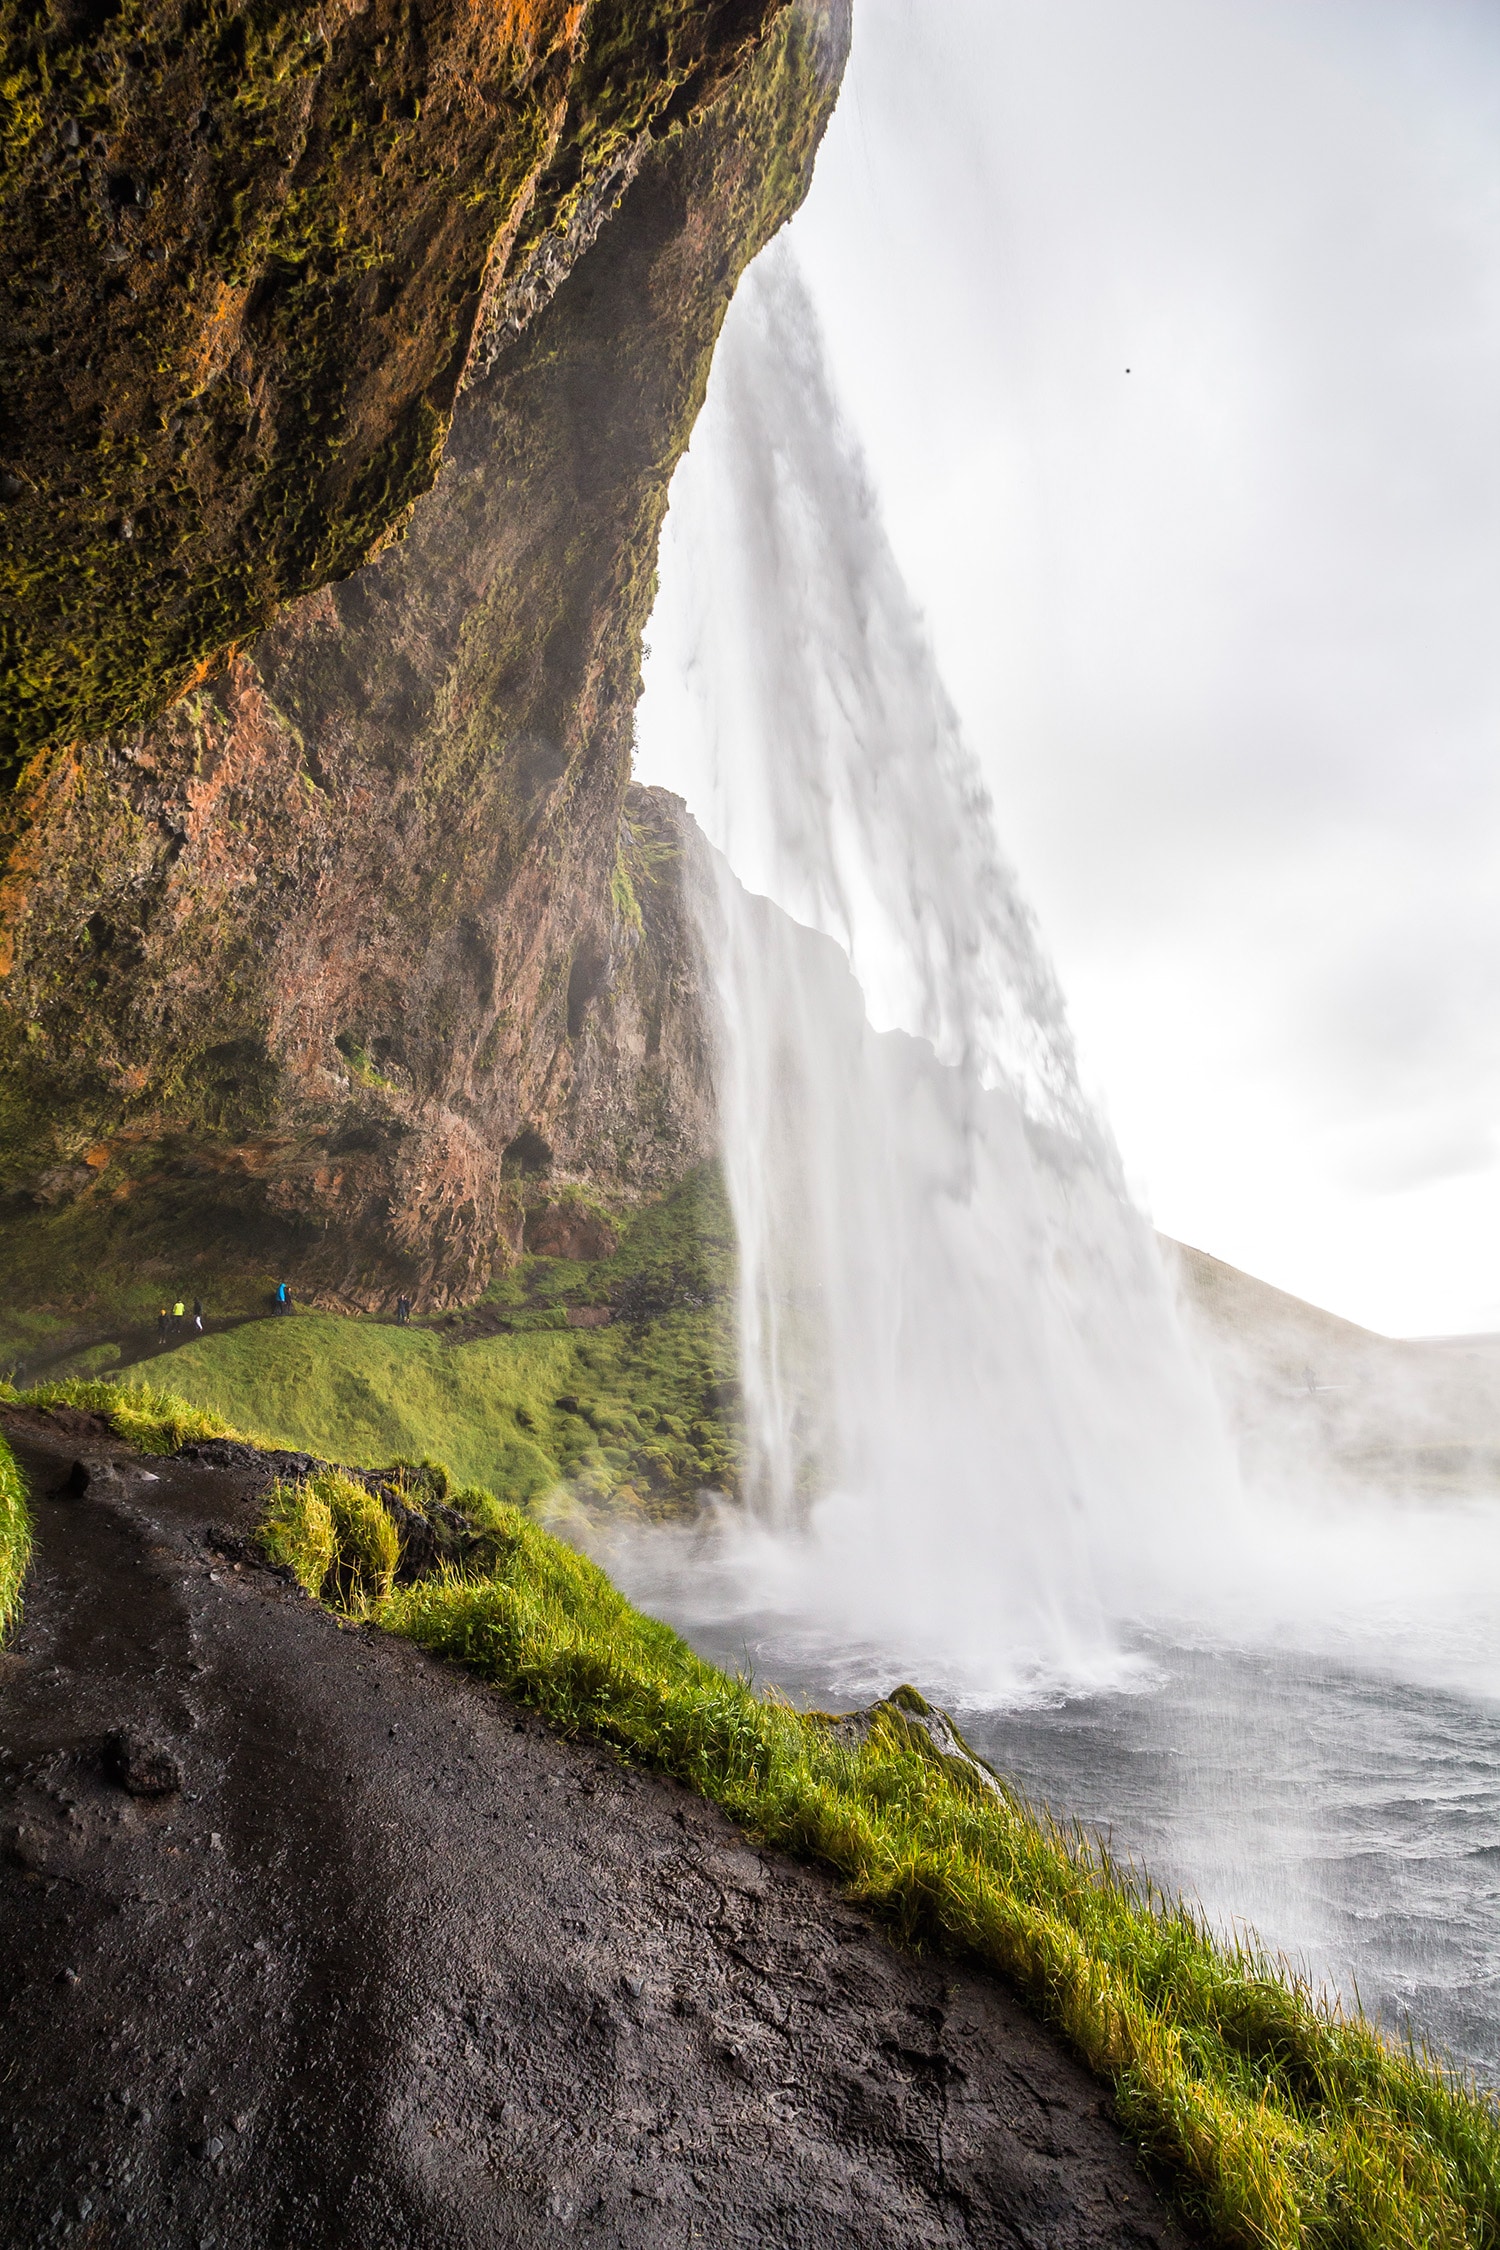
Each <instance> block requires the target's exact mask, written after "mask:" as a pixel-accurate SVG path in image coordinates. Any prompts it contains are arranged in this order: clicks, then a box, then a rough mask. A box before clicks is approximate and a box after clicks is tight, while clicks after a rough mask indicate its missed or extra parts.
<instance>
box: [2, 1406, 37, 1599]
mask: <svg viewBox="0 0 1500 2250" xmlns="http://www.w3.org/2000/svg"><path fill="white" fill-rule="evenodd" d="M30 1563H31V1510H30V1509H29V1508H28V1507H27V1505H26V1481H25V1479H24V1477H23V1476H22V1475H21V1472H20V1469H19V1468H18V1467H17V1466H16V1458H15V1455H14V1454H13V1453H12V1452H11V1450H10V1447H9V1446H8V1445H7V1444H6V1442H5V1440H4V1438H3V1437H0V1641H3V1640H4V1639H5V1637H6V1635H7V1634H8V1633H9V1631H10V1629H11V1627H12V1626H13V1625H14V1624H15V1623H16V1622H17V1620H18V1619H19V1617H20V1615H21V1588H22V1586H23V1584H24V1583H25V1579H26V1572H27V1570H28V1568H29V1567H30Z"/></svg>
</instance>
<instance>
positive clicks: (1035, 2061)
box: [0, 1411, 1182, 2250]
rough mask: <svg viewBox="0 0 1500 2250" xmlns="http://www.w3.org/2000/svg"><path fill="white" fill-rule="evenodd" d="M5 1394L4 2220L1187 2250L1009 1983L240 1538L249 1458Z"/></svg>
mask: <svg viewBox="0 0 1500 2250" xmlns="http://www.w3.org/2000/svg"><path fill="white" fill-rule="evenodd" d="M4 1426H5V1427H6V1430H7V1432H8V1434H9V1436H10V1438H11V1441H12V1444H13V1445H14V1448H15V1451H16V1453H17V1457H18V1458H19V1459H20V1461H21V1463H22V1465H23V1467H24V1468H25V1470H26V1471H27V1474H28V1476H29V1477H30V1479H31V1482H32V1487H33V1493H34V1495H35V1512H36V1518H37V1561H36V1565H35V1569H34V1572H33V1575H32V1578H31V1581H30V1584H29V1589H28V1595H27V1607H26V1615H25V1620H24V1623H23V1625H22V1628H21V1630H20V1632H19V1634H18V1635H17V1637H16V1638H15V1640H14V1642H13V1643H12V1645H11V1648H10V1650H9V1651H8V1652H7V1653H6V1654H5V1655H4V1656H3V1657H0V1912H3V1916H4V1933H5V1934H4V1945H3V1951H0V2086H3V2102H0V2173H3V2176H4V2194H3V2203H0V2240H3V2241H4V2243H5V2244H6V2245H7V2246H9V2245H12V2244H14V2245H22V2244H24V2245H28V2246H29V2245H32V2244H38V2243H50V2242H52V2241H54V2240H60V2239H64V2238H65V2239H67V2240H69V2241H70V2242H74V2243H90V2244H99V2245H106V2244H108V2245H116V2244H118V2245H126V2244H129V2245H139V2246H141V2250H175V2246H176V2245H179V2244H183V2245H195V2246H196V2245H202V2246H204V2250H210V2246H212V2250H231V2246H234V2250H238V2246H240V2245H245V2246H247V2250H248V2246H251V2245H255V2246H257V2250H262V2246H269V2245H278V2246H279V2245H287V2246H292V2245H295V2246H296V2250H321V2246H324V2245H329V2246H331V2245H334V2244H337V2245H340V2246H341V2250H346V2246H350V2245H354V2246H358V2250H367V2246H368V2250H450V2246H451V2250H471V2246H472V2250H479V2246H481V2245H482V2246H484V2250H491V2246H493V2250H501V2246H504V2250H523V2246H529V2245H533V2244H535V2245H543V2244H545V2245H562V2244H584V2245H587V2244H622V2245H642V2246H644V2245H652V2246H656V2245H662V2246H665V2245H668V2244H670V2245H679V2244H690V2243H701V2244H704V2245H713V2246H715V2250H729V2246H738V2245H744V2246H745V2250H752V2246H753V2250H771V2246H778V2250H779V2246H781V2245H787V2246H792V2245H797V2246H801V2245H808V2246H816V2250H846V2246H847V2250H856V2246H857V2250H887V2246H888V2250H917V2246H920V2245H928V2244H1017V2245H1023V2246H1025V2250H1043V2246H1046V2250H1073V2246H1075V2245H1076V2246H1083V2245H1088V2246H1095V2245H1111V2246H1115V2245H1118V2246H1120V2250H1125V2246H1128V2245H1143V2244H1150V2245H1160V2246H1161V2250H1182V2237H1181V2236H1180V2235H1179V2234H1178V2233H1177V2231H1176V2229H1175V2227H1174V2225H1173V2223H1172V2221H1171V2220H1170V2219H1169V2218H1168V2217H1167V2215H1166V2213H1165V2212H1164V2210H1163V2208H1162V2206H1161V2205H1160V2203H1159V2202H1158V2201H1157V2199H1156V2197H1155V2195H1154V2194H1153V2192H1152V2190H1151V2189H1150V2187H1149V2186H1148V2185H1147V2184H1146V2182H1145V2181H1144V2180H1143V2179H1142V2177H1141V2176H1140V2174H1139V2173H1138V2172H1137V2170H1136V2169H1135V2167H1134V2165H1133V2164H1132V2161H1131V2158H1130V2155H1129V2152H1128V2150H1127V2148H1126V2146H1125V2144H1124V2142H1123V2141H1122V2139H1121V2137H1120V2135H1119V2133H1118V2132H1117V2130H1116V2129H1115V2127H1114V2125H1113V2124H1112V2122H1111V2118H1110V2113H1109V2108H1108V2103H1107V2100H1106V2098H1105V2097H1104V2095H1103V2094H1102V2092H1101V2090H1100V2088H1099V2087H1098V2085H1097V2084H1096V2083H1095V2082H1094V2081H1093V2080H1091V2079H1090V2078H1088V2077H1087V2076H1086V2075H1085V2074H1084V2073H1083V2072H1082V2071H1081V2070H1079V2069H1078V2068H1077V2067H1076V2066H1075V2065H1074V2064H1073V2063H1072V2062H1071V2061H1070V2059H1069V2058H1068V2056H1067V2055H1066V2054H1065V2053H1064V2052H1063V2051H1062V2050H1061V2048H1060V2047H1059V2046H1058V2045H1057V2044H1056V2043H1055V2042H1054V2041H1053V2040H1051V2039H1050V2038H1049V2037H1048V2036H1047V2034H1045V2033H1044V2032H1042V2031H1041V2030H1039V2029H1038V2028H1037V2027H1036V2025H1035V2024H1033V2023H1032V2022H1031V2021H1030V2020H1029V2019H1028V2018H1027V2017H1026V2016H1025V2015H1023V2014H1022V2013H1021V2012H1020V2010H1019V2009H1018V2008H1017V2007H1016V2006H1015V2005H1014V2004H1013V2003H1012V2002H1011V2001H1010V2000H1009V1999H1008V1998H1007V1997H1006V1995H1005V1994H1004V1993H1003V1992H1002V1991H1001V1990H1000V1989H998V1988H997V1986H996V1985H995V1984H994V1983H992V1982H991V1981H989V1980H988V1979H986V1978H984V1977H982V1976H979V1975H975V1974H972V1973H970V1972H968V1971H966V1970H963V1969H960V1968H956V1967H954V1966H953V1965H952V1964H951V1963H944V1962H930V1961H929V1962H920V1961H914V1960H911V1959H908V1958H906V1957H905V1956H903V1955H902V1954H900V1953H898V1952H897V1951H895V1950H894V1949H893V1948H892V1947H891V1946H890V1945H889V1944H887V1943H886V1941H885V1940H884V1939H883V1938H882V1937H881V1936H880V1935H879V1934H878V1933H877V1932H875V1931H874V1930H873V1929H872V1928H871V1927H870V1925H869V1924H868V1923H867V1922H866V1921H865V1920H864V1919H863V1918H862V1917H861V1916H860V1915H859V1914H858V1913H857V1912H855V1911H852V1910H851V1909H850V1908H849V1907H848V1906H846V1905H845V1904H844V1903H843V1902H842V1901H841V1900H840V1899H839V1897H838V1895H837V1893H836V1891H835V1889H834V1888H833V1886H832V1885H831V1884H830V1883H828V1882H827V1881H825V1880H823V1879H822V1878H821V1877H820V1876H819V1875H817V1874H816V1873H815V1872H812V1871H810V1870H808V1869H806V1868H803V1867H799V1866H797V1865H794V1864H792V1863H790V1862H788V1861H785V1860H782V1859H779V1858H777V1857H775V1856H774V1855H770V1854H763V1853H758V1852H757V1851H756V1850H754V1849H753V1848H752V1847H751V1846H749V1845H748V1844H747V1843H746V1842H745V1841H744V1839H743V1838H742V1837H740V1836H739V1835H738V1834H737V1832H736V1831H735V1830H734V1829H733V1828H731V1826H730V1825H729V1823H728V1822H727V1821H725V1820H724V1819H723V1818H721V1817H720V1815H719V1814H718V1813H716V1812H715V1811H714V1810H713V1809H712V1808H710V1807H709V1806H707V1805H705V1804H703V1803H701V1802H700V1801H699V1800H698V1799H696V1798H695V1797H693V1796H691V1795H690V1794H688V1793H687V1792H686V1791H684V1790H682V1789H680V1788H678V1787H677V1786H675V1785H674V1784H672V1783H670V1782H665V1781H661V1780H658V1779H656V1778H654V1777H652V1776H649V1775H644V1774H640V1773H636V1772H631V1771H628V1770H626V1769H623V1768H622V1767H621V1766H619V1765H618V1764H617V1763H616V1762H615V1760H614V1759H613V1758H612V1757H611V1756H609V1755H608V1754H606V1753H603V1752H601V1751H600V1750H598V1749H597V1748H594V1747H591V1746H590V1745H588V1744H586V1743H576V1742H565V1741H561V1740H559V1739H557V1738H556V1737H555V1736H553V1735H551V1734H549V1733H548V1732H547V1731H546V1730H545V1729H544V1728H543V1727H542V1726H540V1725H539V1724H538V1723H537V1722H536V1721H535V1720H533V1719H531V1718H530V1717H528V1716H527V1715H526V1714H525V1713H524V1712H522V1711H520V1710H519V1709H517V1708H516V1707H515V1706H513V1705H512V1704H510V1703H508V1702H507V1701H506V1700H505V1699H504V1698H503V1697H501V1696H500V1695H498V1694H496V1693H494V1692H493V1691H492V1690H489V1689H486V1688H484V1687H482V1686H480V1685H478V1684H476V1683H474V1682H471V1681H469V1680H467V1679H466V1678H464V1677H462V1676H461V1675H459V1674H457V1673H455V1672H453V1671H451V1670H448V1669H445V1668H444V1667H442V1666H440V1665H438V1664H437V1663H435V1662H433V1661H431V1660H430V1659H428V1658H426V1657H424V1656H422V1655H421V1654H420V1653H419V1652H418V1651H416V1650H415V1649H413V1648H411V1647H409V1646H407V1645H405V1644H403V1643H401V1642H398V1641H394V1640H389V1639H385V1638H383V1637H381V1636H380V1635H378V1634H376V1633H374V1632H371V1631H369V1630H367V1629H361V1630H341V1629H340V1628H339V1626H337V1625H336V1624H335V1623H334V1621H333V1620H332V1618H330V1617H329V1616H328V1615H326V1614H325V1613H324V1612H323V1611H321V1610H319V1609H318V1608H317V1607H316V1606H315V1605H314V1604H312V1603H311V1602H309V1601H307V1600H306V1599H305V1598H303V1597H302V1596H301V1595H300V1594H299V1593H297V1592H296V1591H295V1590H294V1589H292V1588H289V1587H288V1586H286V1585H285V1584H284V1583H283V1582H282V1581H281V1580H279V1579H278V1578H276V1577H274V1576H272V1575H271V1574H270V1573H269V1572H266V1571H263V1570H261V1569H259V1568H257V1567H255V1566H254V1564H253V1563H247V1562H246V1561H244V1560H243V1559H241V1560H235V1559H234V1550H235V1547H236V1544H237V1542H238V1541H239V1540H242V1539H243V1537H244V1535H245V1534H246V1533H247V1532H248V1530H249V1528H250V1526H251V1525H252V1523H253V1521H254V1518H255V1514H256V1497H257V1486H258V1485H260V1486H263V1484H264V1482H265V1481H266V1477H267V1474H268V1472H267V1471H266V1470H265V1469H264V1468H259V1467H254V1466H250V1467H247V1466H246V1465H244V1464H243V1463H242V1464H241V1465H240V1466H239V1467H238V1468H234V1469H223V1468H213V1467H209V1466H205V1465H203V1464H194V1463H192V1462H188V1461H170V1462H167V1461H146V1460H142V1459H140V1458H138V1457H135V1456H132V1455H131V1454H130V1453H129V1452H128V1451H127V1450H126V1449H125V1448H123V1447H122V1446H121V1445H120V1444H119V1442H118V1440H115V1439H113V1438H112V1437H111V1436H110V1434H109V1433H108V1431H107V1430H106V1429H105V1428H104V1427H103V1425H102V1424H100V1423H98V1422H97V1421H95V1420H93V1419H92V1418H91V1417H87V1416H83V1415H79V1414H75V1413H71V1412H66V1411H60V1412H58V1413H57V1414H55V1415H49V1416H42V1415H37V1414H34V1413H23V1412H19V1411H12V1412H11V1413H9V1414H8V1415H7V1416H5V1417H4ZM80 1456H82V1457H83V1458H84V1459H85V1460H86V1461H89V1462H91V1463H93V1464H96V1465H97V1464H103V1463H113V1464H115V1465H116V1470H115V1473H114V1474H113V1475H110V1474H105V1475H101V1474H99V1473H98V1470H97V1467H96V1471H95V1473H94V1474H93V1475H92V1476H91V1477H90V1479H89V1481H88V1486H87V1489H86V1490H85V1491H84V1492H83V1493H82V1494H81V1496H77V1497H48V1495H49V1494H50V1493H51V1492H52V1491H53V1490H54V1488H55V1487H57V1486H58V1485H59V1484H60V1483H62V1482H63V1480H64V1477H65V1473H66V1472H67V1471H68V1469H69V1468H70V1466H71V1464H72V1463H73V1461H74V1460H75V1459H76V1458H78V1457H80ZM74 1481H75V1483H76V1482H79V1481H82V1480H80V1479H75V1480H74ZM226 1550H227V1551H226ZM122 1737H123V1739H122ZM174 1763H175V1766H176V1768H177V1772H178V1775H179V1776H180V1783H181V1786H180V1787H179V1788H177V1789H175V1790H169V1791H168V1792H167V1793H165V1794H159V1795H145V1794H132V1792H131V1789H130V1788H128V1787H127V1786H126V1785H125V1784H126V1782H127V1781H134V1783H135V1785H136V1787H137V1788H138V1789H139V1788H142V1787H145V1786H147V1785H148V1784H149V1783H150V1782H151V1781H152V1779H153V1778H154V1779H155V1781H156V1782H158V1783H159V1782H161V1781H162V1780H163V1779H166V1780H171V1779H172V1778H173V1775H172V1767H173V1765H174Z"/></svg>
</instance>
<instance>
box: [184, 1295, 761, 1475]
mask: <svg viewBox="0 0 1500 2250" xmlns="http://www.w3.org/2000/svg"><path fill="white" fill-rule="evenodd" d="M722 1325H723V1324H722V1319H721V1318H720V1317H719V1316H715V1315H709V1314H704V1313H692V1312H686V1313H671V1314H668V1315H666V1316H665V1317H664V1318H663V1319H661V1320H659V1321H656V1322H653V1323H652V1324H651V1326H650V1328H649V1329H647V1330H646V1331H645V1333H644V1334H643V1335H641V1336H639V1337H637V1336H635V1335H633V1334H632V1332H631V1331H629V1330H627V1329H623V1328H622V1329H607V1330H603V1331H596V1332H593V1333H587V1334H585V1333H578V1332H570V1333H566V1334H563V1333H549V1332H547V1331H538V1332H536V1333H533V1334H530V1335H520V1336H495V1337H490V1338H487V1339H483V1340H480V1341H478V1342H475V1343H470V1344H460V1345H449V1344H447V1343H445V1342H443V1341H442V1340H440V1338H439V1337H437V1336H435V1335H432V1334H431V1333H429V1332H427V1331H424V1330H422V1329H419V1328H407V1329H401V1328H394V1327H390V1326H387V1325H385V1324H384V1323H377V1322H374V1321H352V1320H340V1319H339V1318H337V1317H336V1316H335V1315H333V1314H323V1313H310V1314H306V1315H298V1316H295V1317H293V1318H292V1319H290V1320H263V1321H255V1322H253V1323H251V1324H250V1325H248V1326H247V1327H244V1328H239V1329H235V1330H234V1331H232V1332H231V1333H230V1334H228V1335H224V1336H211V1337H205V1338H203V1339H201V1340H200V1341H198V1342H195V1343H191V1344H185V1345H184V1346H183V1347H182V1348H181V1349H180V1350H178V1351H175V1352H169V1353H167V1354H166V1355H165V1356H164V1357H163V1358H161V1359H159V1360H153V1361H152V1363H151V1372H152V1376H153V1378H154V1379H156V1380H159V1381H161V1382H162V1383H164V1384H165V1385H166V1386H167V1387H168V1388H169V1389H170V1390H172V1391H174V1392H176V1393H177V1394H178V1395H179V1396H180V1397H182V1398H185V1399H189V1400H191V1401H192V1403H193V1404H194V1405H196V1406H201V1407H204V1408H206V1409H207V1410H208V1411H209V1412H210V1413H213V1414H217V1415H221V1416H222V1417H223V1418H224V1420H225V1421H227V1422H230V1423H233V1424H234V1425H235V1426H236V1427H237V1428H240V1429H247V1430H254V1431H255V1432H256V1433H257V1434H258V1435H259V1436H261V1437H264V1438H265V1439H267V1440H268V1441H269V1442H271V1443H273V1444H276V1445H287V1446H295V1447H301V1448H304V1449H305V1450H307V1451H309V1452H313V1453H317V1454H320V1455H321V1456H322V1457H323V1458H324V1459H325V1460H332V1461H350V1462H353V1463H355V1464H356V1465H357V1466H360V1467H364V1468H375V1467H378V1466H380V1465H381V1464H382V1463H384V1462H387V1461H393V1460H396V1459H405V1460H418V1461H419V1460H423V1459H428V1458H431V1459H436V1460H441V1461H442V1462H443V1463H444V1464H445V1466H446V1467H447V1468H448V1469H449V1471H450V1472H451V1473H452V1475H453V1476H454V1477H455V1478H457V1479H458V1481H459V1482H460V1483H462V1484H482V1485H485V1486H487V1487H488V1488H489V1490H491V1491H492V1492H495V1493H498V1494H499V1495H500V1496H501V1497H502V1498H504V1499H507V1500H514V1501H516V1502H518V1503H521V1504H524V1503H525V1502H527V1501H530V1500H532V1499H535V1498H536V1497H537V1496H539V1495H540V1494H541V1493H543V1492H545V1491H546V1490H548V1489H549V1488H550V1487H551V1486H553V1485H555V1484H557V1483H558V1482H559V1481H560V1480H562V1479H563V1478H571V1479H577V1480H579V1481H580V1483H582V1484H583V1485H584V1486H585V1487H586V1488H587V1489H589V1490H591V1491H592V1492H593V1493H594V1494H596V1495H597V1496H598V1497H600V1498H604V1497H610V1498H614V1499H616V1500H619V1501H623V1502H625V1503H626V1504H627V1505H628V1504H629V1503H630V1502H631V1501H632V1500H639V1501H640V1502H641V1503H642V1504H644V1505H645V1506H647V1507H648V1508H649V1507H651V1506H652V1505H653V1503H659V1502H665V1501H667V1500H669V1499H671V1498H672V1497H674V1496H676V1495H677V1494H678V1493H679V1492H680V1490H681V1488H682V1486H683V1485H684V1483H686V1484H687V1485H688V1486H689V1487H690V1486H691V1485H692V1484H693V1483H694V1482H696V1483H710V1482H717V1481H719V1477H718V1476H717V1475H716V1474H715V1470H716V1468H717V1466H718V1464H719V1462H720V1461H721V1459H722V1458H723V1450H722V1448H723V1440H722V1436H721V1435H720V1434H719V1433H718V1432H716V1431H710V1430H709V1429H708V1428H707V1427H706V1425H704V1423H703V1420H702V1412H701V1409H702V1405H703V1393H704V1389H705V1386H706V1384H708V1383H709V1382H711V1381H712V1380H713V1371H714V1369H715V1368H716V1367H717V1365H718V1363H719V1358H720V1357H721V1356H722V1342H723V1339H722V1333H721V1332H722ZM559 1399H572V1400H574V1401H575V1402H576V1404H575V1405H573V1406H560V1405H559V1404H558V1403H557V1401H558V1400H559ZM694 1431H697V1432H698V1435H696V1436H695V1435H694V1434H693V1433H694Z"/></svg>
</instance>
